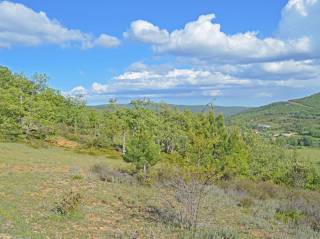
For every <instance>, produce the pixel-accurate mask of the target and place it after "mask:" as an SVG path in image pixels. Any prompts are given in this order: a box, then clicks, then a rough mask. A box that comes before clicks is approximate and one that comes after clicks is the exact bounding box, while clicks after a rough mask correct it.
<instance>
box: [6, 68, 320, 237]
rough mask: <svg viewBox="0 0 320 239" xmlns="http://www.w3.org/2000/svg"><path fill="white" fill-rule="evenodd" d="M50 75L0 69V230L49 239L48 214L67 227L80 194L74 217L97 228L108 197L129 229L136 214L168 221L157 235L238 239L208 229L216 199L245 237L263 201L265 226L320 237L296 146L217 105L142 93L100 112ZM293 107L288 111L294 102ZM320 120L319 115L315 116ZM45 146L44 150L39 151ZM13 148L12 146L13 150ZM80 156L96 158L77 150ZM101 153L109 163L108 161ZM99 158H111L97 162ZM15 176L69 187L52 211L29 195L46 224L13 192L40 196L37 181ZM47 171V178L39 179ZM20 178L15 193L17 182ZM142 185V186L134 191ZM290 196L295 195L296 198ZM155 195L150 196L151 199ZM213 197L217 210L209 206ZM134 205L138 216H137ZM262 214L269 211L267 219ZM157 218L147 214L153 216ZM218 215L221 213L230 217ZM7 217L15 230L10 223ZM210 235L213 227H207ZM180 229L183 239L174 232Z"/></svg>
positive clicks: (312, 182)
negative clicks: (229, 119)
mask: <svg viewBox="0 0 320 239" xmlns="http://www.w3.org/2000/svg"><path fill="white" fill-rule="evenodd" d="M46 79H47V77H46V75H44V74H35V75H34V76H33V77H32V79H28V78H26V77H25V76H23V75H17V74H13V73H12V72H11V71H10V70H9V69H7V68H3V67H2V68H0V140H1V141H3V142H5V143H4V144H0V146H1V147H0V150H1V151H0V152H4V153H2V154H3V155H2V156H3V157H0V160H2V161H1V164H0V167H1V172H3V173H2V174H0V177H2V178H1V180H2V181H3V182H5V183H6V185H11V186H10V187H9V186H8V187H5V188H2V191H3V190H4V191H5V193H4V195H5V196H6V197H8V199H6V200H4V201H3V200H1V199H0V209H1V210H0V216H1V217H4V218H5V220H6V221H7V224H5V225H1V224H0V230H5V231H6V232H8V233H11V235H12V234H13V235H23V236H26V235H28V236H29V235H40V234H38V232H35V231H32V232H30V231H29V227H31V228H34V227H37V228H39V227H40V228H42V230H44V231H45V234H46V235H47V234H50V235H52V234H53V233H56V232H55V231H54V230H52V228H50V227H48V225H49V224H51V223H50V222H51V221H54V223H55V224H58V226H60V227H61V228H65V226H64V225H61V223H60V222H61V221H62V222H64V221H63V220H66V223H67V224H68V225H69V224H72V218H70V217H71V216H70V215H74V214H73V213H74V212H77V210H79V209H78V208H79V204H80V203H81V201H82V200H84V198H87V199H88V198H89V199H88V201H87V202H86V203H87V204H86V208H84V209H83V210H82V212H83V213H84V212H85V213H86V214H85V215H82V216H80V217H78V218H76V220H78V221H81V222H83V223H85V225H91V226H92V225H95V222H92V221H90V220H92V218H91V217H90V220H89V219H88V217H89V216H88V215H91V216H92V217H96V216H97V217H98V218H99V220H100V219H101V218H104V217H105V216H102V215H100V213H97V212H94V211H92V210H93V208H95V209H96V208H99V207H102V208H104V207H106V205H107V206H108V208H109V209H110V208H111V209H110V210H111V212H110V211H109V214H108V213H107V214H108V216H110V215H113V214H114V212H113V211H112V210H114V209H115V208H116V209H117V210H119V211H118V212H117V215H118V216H119V217H122V218H121V219H117V221H116V222H115V223H116V224H117V225H118V227H121V228H123V230H124V228H127V229H128V228H129V226H128V225H133V224H134V223H133V222H132V221H130V219H132V220H133V221H134V222H136V221H138V222H139V223H140V224H139V223H138V224H139V227H140V229H141V228H143V226H141V225H143V224H142V223H145V224H148V225H149V226H150V228H154V227H155V225H160V224H161V225H162V226H163V225H164V224H165V228H164V229H163V231H162V233H163V234H161V235H162V238H166V236H167V235H171V236H172V237H171V238H219V239H220V238H238V237H233V236H232V235H234V234H233V232H229V231H227V232H225V231H221V230H220V229H219V230H218V229H217V230H216V229H215V230H214V231H213V232H211V230H213V228H214V227H213V226H212V225H213V223H215V225H221V222H222V221H221V222H213V220H211V219H212V218H215V217H213V216H212V215H213V214H214V213H215V212H213V211H212V212H211V211H210V213H208V212H209V211H208V208H210V209H212V210H213V208H214V207H213V206H212V205H220V206H219V207H221V208H219V207H218V208H217V210H223V211H224V212H225V211H226V210H227V211H228V212H229V217H230V218H232V220H233V217H234V216H235V215H238V219H237V220H239V221H237V223H238V224H237V225H240V226H239V228H240V229H239V228H237V230H242V235H246V234H247V233H248V230H249V229H241V228H242V224H241V222H240V221H241V220H240V219H239V218H242V217H243V215H246V214H245V210H247V208H250V207H253V205H256V207H255V208H256V209H257V210H258V209H259V208H260V206H259V203H260V204H261V205H264V206H263V207H266V208H267V207H268V208H271V209H272V210H271V211H267V210H265V209H263V210H265V211H263V213H265V214H263V215H264V216H261V217H260V219H261V220H264V221H263V222H264V223H267V225H270V227H271V226H272V227H273V226H279V225H280V226H279V228H281V230H282V232H281V233H280V234H279V235H287V234H288V232H287V231H286V230H287V228H286V227H285V229H283V228H282V224H283V223H285V224H289V225H292V223H301V224H303V225H304V227H306V228H307V229H306V231H305V232H304V233H305V234H304V235H314V237H310V238H317V236H318V235H319V234H318V231H319V230H320V225H319V220H318V219H319V215H320V214H319V212H320V208H319V205H318V204H317V202H318V201H317V198H318V193H317V192H310V191H318V190H320V172H319V168H318V167H317V165H316V164H315V162H311V161H309V160H305V159H304V158H303V157H300V156H299V154H298V153H297V152H296V151H294V150H288V149H286V148H284V147H282V145H281V144H279V145H278V144H270V143H269V141H267V140H265V139H264V138H263V137H260V135H259V134H255V133H252V132H251V131H248V130H242V129H241V128H239V127H235V126H226V125H225V120H224V116H223V115H222V114H217V113H215V112H214V108H213V107H211V108H210V107H209V108H208V110H207V111H204V112H201V113H193V112H191V111H190V110H179V109H175V108H173V107H170V106H168V105H165V104H163V105H159V104H157V105H154V103H152V102H150V101H146V100H133V101H132V102H131V103H130V107H121V106H119V105H118V104H117V102H116V101H114V100H112V101H110V102H109V104H108V105H106V107H105V109H104V110H96V109H93V108H90V107H87V106H85V104H84V102H82V101H81V100H80V99H77V98H71V97H64V96H62V95H61V94H60V93H59V92H58V91H56V90H53V89H51V88H49V87H48V86H47V84H46ZM314 101H315V99H307V101H305V102H304V101H299V104H304V103H305V104H306V105H304V106H300V105H299V106H297V105H296V104H294V105H293V104H291V103H287V104H289V106H290V107H294V109H297V108H299V107H303V109H304V108H308V109H309V107H312V105H311V104H312V102H314ZM276 105H280V106H279V107H280V108H279V109H277V110H274V107H272V110H271V113H272V112H274V113H276V112H278V111H282V110H283V109H282V108H281V107H282V106H281V104H276ZM154 107H157V110H154ZM267 108H268V107H267ZM289 109H290V110H291V111H290V112H292V114H293V112H294V111H295V110H294V109H291V108H289ZM260 110H261V109H260ZM258 111H259V110H258ZM254 112H256V111H254ZM305 112H309V111H305ZM245 115H247V114H245ZM315 117H318V115H317V114H315ZM313 120H314V119H313ZM61 141H62V142H63V143H61ZM7 142H14V143H17V142H18V143H21V142H23V143H26V144H32V145H33V146H36V147H38V149H32V150H31V149H29V148H28V147H27V148H24V147H21V148H22V149H23V152H20V151H19V150H17V149H18V148H19V146H18V145H17V144H7ZM52 145H58V146H63V147H66V148H68V149H69V150H70V151H73V152H72V153H70V152H69V153H66V152H64V151H61V149H59V150H57V149H56V148H53V149H50V147H52ZM46 147H48V148H49V149H48V150H46V149H44V148H46ZM37 150H38V151H37ZM8 151H9V152H12V153H9V154H8V153H7V152H8ZM75 152H77V153H79V152H80V153H82V154H83V153H84V154H88V153H90V154H92V155H100V156H101V157H100V158H95V157H94V156H92V157H87V156H83V157H80V156H77V154H76V153H75ZM110 152H111V153H110ZM47 154H48V155H47ZM103 156H104V157H106V156H107V157H108V158H110V157H111V158H112V160H108V161H106V160H105V158H103ZM56 157H59V158H58V159H57V158H56ZM78 157H79V158H80V159H78ZM69 160H70V161H69ZM103 162H108V163H109V165H107V166H106V165H104V164H101V163H103ZM94 163H95V164H94ZM38 164H39V165H38ZM77 164H79V165H78V167H80V168H78V169H77V167H76V168H72V169H70V171H71V172H72V174H71V173H70V172H69V173H67V171H68V170H67V169H66V165H67V166H68V167H71V165H77ZM10 165H12V167H11V166H10ZM90 165H91V167H90ZM113 165H115V166H114V167H115V168H113ZM119 165H121V166H119ZM116 167H118V168H116ZM80 171H81V173H80ZM18 173H20V174H19V175H18ZM69 174H70V175H71V176H70V175H69ZM52 175H54V176H52ZM92 175H95V176H97V177H98V180H99V182H97V181H94V180H93V179H92ZM19 178H20V180H21V181H23V182H28V183H29V184H28V185H29V186H30V185H37V188H38V189H39V190H41V188H43V187H44V188H50V187H51V186H52V185H54V187H53V189H52V190H55V191H51V192H49V193H51V194H50V195H53V194H54V195H55V193H56V190H58V189H59V188H60V190H61V187H62V186H61V185H64V186H63V187H67V188H66V191H67V192H64V193H62V192H59V193H58V194H59V195H60V196H59V197H61V198H60V199H59V200H60V201H58V203H57V204H55V205H52V206H51V207H50V208H49V209H48V208H43V207H42V208H39V209H36V208H35V207H34V203H31V201H30V202H28V205H27V206H26V207H27V208H28V210H36V211H38V210H40V211H41V213H43V215H49V216H45V224H42V223H41V222H40V221H42V219H41V217H44V216H43V215H42V214H41V215H40V216H39V215H38V214H37V213H31V212H29V211H28V212H25V210H26V209H25V207H24V206H22V204H21V202H20V201H17V200H16V199H17V198H19V197H20V196H21V195H20V192H21V191H25V190H29V191H28V194H27V193H24V194H23V193H22V194H23V195H24V198H26V199H30V198H33V199H32V201H34V200H37V199H38V200H44V198H46V197H44V196H39V195H38V194H36V193H30V190H34V189H32V188H31V189H30V187H22V188H21V187H19V185H20V183H21V182H16V180H18V179H19ZM43 179H45V180H46V181H45V182H46V185H42V184H40V182H41V183H42V180H43ZM33 180H34V181H33ZM78 180H79V181H78ZM12 182H14V183H12ZM104 183H109V184H110V185H111V188H112V189H110V188H108V189H106V186H105V184H104ZM51 184H52V185H51ZM17 185H18V189H15V188H16V187H17ZM68 185H69V186H70V185H71V186H70V187H71V188H69V187H68ZM110 185H109V186H110ZM11 187H12V188H13V189H12V190H11ZM260 187H261V188H260ZM38 189H37V190H38ZM69 189H71V190H69ZM74 189H76V190H74ZM63 190H64V189H63ZM81 190H82V191H81ZM88 190H89V191H90V190H92V191H90V192H91V193H92V194H90V195H87V196H84V192H87V191H88ZM114 190H118V191H117V192H115V191H114ZM137 190H138V191H137ZM299 190H302V191H301V192H303V194H301V195H302V196H301V195H300V194H299V195H298V196H297V195H296V194H294V193H293V192H296V191H297V192H299V193H300V191H299ZM305 190H309V191H305ZM17 192H18V194H19V196H17V195H16V194H17ZM134 192H135V193H134ZM136 192H139V197H137V193H136ZM156 192H158V193H159V192H160V193H161V196H160V197H159V196H157V197H156V198H152V196H151V195H152V194H154V193H156ZM280 192H281V193H280ZM99 193H101V194H102V195H100V194H99ZM128 193H129V195H130V197H129V196H128ZM278 194H279V195H278ZM30 195H31V196H30ZM45 195H47V194H46V193H45ZM106 195H108V197H107V198H106ZM110 195H111V196H110ZM99 197H101V198H99ZM124 197H128V198H127V199H126V198H124ZM288 197H290V198H291V199H290V200H291V201H290V202H289V201H288V199H287V198H288ZM309 197H311V198H312V201H311V202H309V201H307V199H309ZM12 198H14V199H15V200H14V201H13V203H14V205H11V204H10V205H9V207H8V206H7V201H10V200H12ZM150 198H151V199H152V200H151V201H152V204H150V205H149V204H148V203H149V201H148V199H150ZM267 198H273V199H274V200H277V202H278V203H279V205H278V204H277V205H271V206H270V203H271V202H273V201H270V202H268V203H265V202H264V201H262V200H266V199H267ZM46 200H47V201H46V203H50V205H51V204H53V202H52V199H51V198H50V199H48V198H46ZM207 200H208V201H209V202H210V205H211V206H210V207H209V206H207V205H208V204H206V202H207ZM226 200H227V201H226ZM217 202H223V203H220V204H217ZM228 203H229V204H230V205H229V204H228ZM256 203H257V204H256ZM298 203H299V208H298V209H297V208H296V204H298ZM99 204H101V205H102V206H101V205H100V206H99ZM17 205H19V206H20V209H19V211H15V210H17V209H16V206H17ZM41 205H42V204H41ZM43 205H47V204H43ZM97 205H98V207H97ZM228 205H229V206H228ZM46 207H49V206H46ZM3 208H4V209H3ZM238 208H240V209H238ZM109 209H108V210H109ZM231 209H232V210H231ZM256 209H254V210H256ZM132 210H136V211H135V212H132ZM215 210H216V209H215ZM242 210H243V211H244V212H242ZM259 210H260V209H259ZM3 211H4V213H2V212H3ZM97 211H99V210H97ZM128 211H130V212H131V214H130V219H129V218H128V215H127V212H128ZM124 212H125V213H124ZM256 212H257V211H255V212H251V211H250V217H249V218H250V220H253V218H256V217H257V215H256ZM30 213H31V214H32V215H33V218H32V220H34V221H32V222H31V224H30V223H29V222H21V219H20V217H23V218H25V217H26V215H29V214H30ZM259 213H260V212H259ZM267 213H268V216H265V215H267ZM222 214H223V213H222ZM8 215H9V216H8ZM12 215H19V216H18V217H15V216H12ZM35 215H36V216H35ZM223 215H224V214H223ZM56 217H62V219H59V218H58V219H55V218H56ZM151 217H152V220H153V221H152V220H151V221H152V222H150V220H149V219H150V218H151ZM220 218H221V220H226V219H225V217H223V216H221V217H220ZM230 218H229V219H227V220H230ZM0 219H1V218H0ZM113 219H114V218H109V220H113ZM101 220H102V219H101ZM128 220H129V221H130V222H128ZM12 221H14V223H15V224H14V226H12V227H10V226H7V225H9V224H10V223H11V222H12ZM27 221H28V220H27ZM120 222H121V223H120ZM209 222H210V223H209ZM219 223H220V224H219ZM249 224H250V223H249V222H248V224H246V225H249ZM10 225H11V224H10ZM21 225H23V226H21ZM134 225H135V226H136V224H134ZM151 225H152V226H151ZM250 225H251V224H250ZM101 227H103V226H101ZM86 229H87V228H86ZM129 229H130V228H129ZM140 229H139V230H140ZM157 229H159V228H157ZM14 230H16V231H14ZM87 230H88V231H90V233H93V234H94V235H96V233H97V230H96V228H88V229H87ZM101 230H102V229H101ZM150 230H151V229H150ZM279 230H280V229H279ZM36 231H37V230H36ZM75 231H76V232H77V234H76V235H77V236H78V235H85V233H86V232H81V233H80V232H79V231H78V229H77V228H76V229H75ZM140 231H141V230H140ZM207 231H209V232H208V233H209V234H208V235H207V234H202V233H207ZM98 232H99V233H100V229H99V230H98ZM109 232H110V231H109ZM15 233H16V234H15ZM130 233H131V232H130ZM140 233H145V232H140ZM153 233H154V232H153ZM180 233H182V235H184V236H182V237H174V235H180ZM230 233H231V234H230ZM250 233H251V232H250ZM252 233H253V232H252ZM290 233H291V232H290ZM55 235H57V234H55ZM63 235H71V234H63ZM73 235H74V234H73ZM90 235H92V234H90ZM121 235H123V234H121ZM139 235H140V234H139ZM210 235H216V236H215V237H211V236H210ZM228 235H230V236H232V237H229V236H228ZM205 236H207V237H205ZM226 236H227V237H226ZM298 236H299V235H298ZM0 237H1V234H0ZM122 238H132V237H122ZM149 238H150V237H149ZM151 238H152V237H151ZM244 238H246V237H244ZM252 238H257V237H252ZM297 238H299V237H297Z"/></svg>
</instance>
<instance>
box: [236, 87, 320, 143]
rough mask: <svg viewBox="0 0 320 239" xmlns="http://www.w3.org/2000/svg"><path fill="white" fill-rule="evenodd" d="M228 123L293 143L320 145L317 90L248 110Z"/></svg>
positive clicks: (319, 98)
mask: <svg viewBox="0 0 320 239" xmlns="http://www.w3.org/2000/svg"><path fill="white" fill-rule="evenodd" d="M230 122H231V124H236V125H239V126H243V127H247V128H252V129H255V130H256V131H257V132H259V133H260V134H262V135H265V136H267V137H268V138H273V139H274V140H279V141H285V142H287V143H289V144H291V145H294V146H295V145H301V146H320V123H319V122H320V93H318V94H314V95H311V96H308V97H305V98H302V99H295V100H289V101H287V102H278V103H273V104H270V105H266V106H262V107H259V108H255V109H251V110H248V111H246V112H243V113H240V114H238V115H235V116H233V117H232V118H231V119H230Z"/></svg>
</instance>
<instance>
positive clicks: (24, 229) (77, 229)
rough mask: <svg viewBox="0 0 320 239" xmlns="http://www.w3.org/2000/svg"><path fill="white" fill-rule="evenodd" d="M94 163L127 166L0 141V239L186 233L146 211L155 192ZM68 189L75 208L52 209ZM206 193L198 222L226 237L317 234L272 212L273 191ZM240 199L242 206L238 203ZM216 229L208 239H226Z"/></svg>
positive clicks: (117, 161) (215, 189)
mask: <svg viewBox="0 0 320 239" xmlns="http://www.w3.org/2000/svg"><path fill="white" fill-rule="evenodd" d="M301 152H302V151H301ZM308 153H309V154H310V155H313V153H312V152H311V151H308ZM102 163H103V164H106V165H108V167H110V168H113V169H116V170H120V169H122V170H126V169H128V168H129V165H127V164H126V163H124V162H123V161H122V160H121V159H119V158H118V159H111V158H109V157H108V156H90V155H87V154H80V153H76V152H71V151H68V150H64V149H61V148H55V147H48V148H33V147H30V146H27V145H24V144H15V143H1V144H0V182H1V184H0V238H1V239H2V238H156V239H158V238H187V237H186V236H185V234H183V233H184V232H183V231H182V230H181V229H180V228H178V227H175V226H174V225H172V224H170V223H169V222H168V221H163V220H159V219H158V218H156V217H155V216H153V215H151V214H150V212H149V211H148V208H150V207H151V206H156V205H157V200H158V198H159V196H157V195H158V194H157V192H156V190H155V189H153V188H152V187H150V186H143V185H141V184H139V183H130V182H122V183H120V182H107V181H101V180H99V179H98V178H97V177H95V176H94V175H93V174H92V173H91V171H90V168H91V167H92V166H93V165H95V164H102ZM257 188H259V187H257ZM256 190H258V189H256ZM70 191H73V192H76V193H79V195H81V203H80V206H78V207H77V209H76V210H74V211H73V212H72V213H70V214H68V215H58V214H57V213H55V212H54V211H52V209H53V208H55V205H56V203H59V202H61V201H62V200H63V198H64V197H65V195H68V193H70ZM210 193H211V194H210V195H211V196H210V202H209V203H208V206H207V208H206V209H205V211H204V212H203V215H204V217H203V218H204V219H203V220H204V221H203V222H201V224H203V225H206V227H207V228H210V230H215V231H219V230H226V231H228V232H229V233H231V234H232V235H234V237H228V238H320V234H319V233H316V232H314V231H312V230H311V229H309V228H307V227H304V226H292V225H288V224H286V223H284V222H283V221H281V220H278V219H277V218H276V217H275V213H276V210H277V207H278V205H279V203H280V202H281V200H282V199H281V198H280V196H279V197H278V195H277V196H276V198H273V199H270V200H265V199H260V198H259V199H258V198H254V197H252V198H251V194H250V193H246V194H244V193H243V192H241V193H239V192H238V191H237V190H229V191H225V190H223V189H221V188H218V187H212V189H211V192H210ZM246 198H249V199H250V200H251V201H250V204H248V205H245V206H239V202H241V200H243V199H246ZM261 198H262V197H261ZM222 234H223V233H220V234H219V235H220V237H218V236H217V237H208V238H213V239H214V238H227V237H223V236H222ZM215 235H216V234H215ZM217 235H218V234H217ZM188 238H190V237H188ZM203 238H206V237H203Z"/></svg>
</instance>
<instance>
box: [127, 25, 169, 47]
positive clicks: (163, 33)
mask: <svg viewBox="0 0 320 239" xmlns="http://www.w3.org/2000/svg"><path fill="white" fill-rule="evenodd" d="M124 36H125V37H128V38H131V39H134V40H138V41H141V42H145V43H151V44H163V43H166V42H167V41H168V40H169V33H168V31H167V30H161V29H160V28H159V27H157V26H155V25H153V24H152V23H150V22H147V21H144V20H137V21H134V22H132V23H131V27H130V30H129V31H127V32H125V33H124Z"/></svg>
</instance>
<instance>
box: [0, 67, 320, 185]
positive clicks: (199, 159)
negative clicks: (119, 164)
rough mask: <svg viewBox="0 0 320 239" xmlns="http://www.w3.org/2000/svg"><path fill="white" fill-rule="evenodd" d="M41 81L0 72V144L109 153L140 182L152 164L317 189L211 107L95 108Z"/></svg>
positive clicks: (318, 180) (313, 180)
mask: <svg viewBox="0 0 320 239" xmlns="http://www.w3.org/2000/svg"><path fill="white" fill-rule="evenodd" d="M46 79H47V78H46V76H45V75H43V74H35V75H34V76H33V77H32V79H31V80H29V79H27V78H26V77H25V76H23V75H17V74H13V73H11V72H10V70H8V69H7V68H0V139H1V140H4V141H19V140H26V141H29V140H34V139H38V140H43V141H45V140H50V138H52V137H55V136H61V137H65V138H67V139H69V140H74V141H77V142H78V143H79V145H81V147H88V148H97V149H99V148H100V149H105V148H115V149H117V150H119V151H121V152H122V154H123V158H124V160H126V161H127V162H131V163H133V164H134V165H135V166H136V170H137V171H141V172H143V174H144V176H146V177H147V176H148V175H149V174H150V173H151V171H152V170H151V169H152V166H154V165H156V164H157V165H160V166H159V167H160V169H163V170H168V171H167V172H168V173H169V171H170V168H172V167H174V168H179V169H180V171H181V172H183V171H184V170H185V171H187V172H195V173H196V174H199V175H204V176H210V175H213V174H214V175H219V177H220V178H222V179H225V180H227V179H229V178H232V177H244V178H250V179H254V180H264V181H266V180H270V181H273V182H276V183H284V184H288V185H293V186H301V187H306V188H310V189H316V188H319V186H320V175H319V173H318V172H317V171H316V170H315V168H314V167H313V166H312V165H311V164H310V165H309V164H306V163H305V162H301V161H299V159H298V158H297V157H296V155H295V154H294V153H289V152H288V151H286V150H284V149H282V148H281V147H278V146H276V145H270V144H268V143H266V142H264V141H263V140H262V139H260V138H259V137H258V136H257V135H255V134H252V133H250V132H244V131H241V130H239V129H238V128H236V127H226V126H225V123H224V118H223V116H222V115H215V114H214V111H213V109H209V110H208V112H204V113H201V114H199V113H198V114H194V113H191V112H190V111H179V110H176V109H172V107H168V106H166V105H157V107H156V109H157V110H154V109H155V107H151V106H152V104H153V103H152V102H150V101H146V100H134V101H132V102H131V104H132V107H129V108H124V107H119V106H118V105H117V102H116V101H111V102H109V104H108V105H107V106H106V109H105V110H102V111H101V110H95V109H90V108H88V107H86V106H85V105H84V103H83V102H82V101H81V99H77V98H71V97H64V96H62V95H61V94H60V93H59V92H58V91H56V90H53V89H50V88H48V87H47V84H46ZM159 167H158V168H159ZM160 171H161V170H160Z"/></svg>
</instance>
